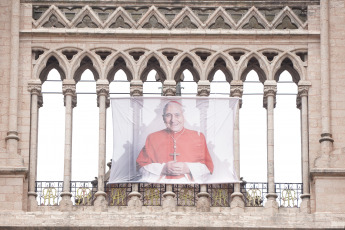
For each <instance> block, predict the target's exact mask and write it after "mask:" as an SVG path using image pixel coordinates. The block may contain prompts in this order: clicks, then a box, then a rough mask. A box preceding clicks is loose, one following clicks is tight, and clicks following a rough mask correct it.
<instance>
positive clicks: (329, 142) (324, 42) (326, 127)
mask: <svg viewBox="0 0 345 230" xmlns="http://www.w3.org/2000/svg"><path fill="white" fill-rule="evenodd" d="M320 23H321V25H320V55H321V63H322V65H320V67H321V104H320V105H321V116H322V117H321V122H322V133H321V139H320V140H319V142H320V144H321V157H319V158H318V159H317V161H316V162H315V165H316V167H322V168H328V167H329V155H330V153H331V151H332V148H333V142H334V140H333V139H332V134H331V116H330V115H331V110H330V97H331V96H330V63H329V60H330V54H329V1H320Z"/></svg>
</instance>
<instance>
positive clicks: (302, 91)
mask: <svg viewBox="0 0 345 230" xmlns="http://www.w3.org/2000/svg"><path fill="white" fill-rule="evenodd" d="M308 91H309V86H308V85H299V86H298V95H297V97H296V107H297V108H298V109H301V108H302V107H301V106H302V97H307V96H308Z"/></svg>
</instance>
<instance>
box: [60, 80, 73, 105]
mask: <svg viewBox="0 0 345 230" xmlns="http://www.w3.org/2000/svg"><path fill="white" fill-rule="evenodd" d="M75 88H76V85H75V81H74V80H69V79H65V80H64V81H63V83H62V93H63V95H64V96H65V98H64V105H65V106H66V96H68V95H70V96H72V107H73V108H74V107H76V106H77V94H76V90H75Z"/></svg>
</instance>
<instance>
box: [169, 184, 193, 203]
mask: <svg viewBox="0 0 345 230" xmlns="http://www.w3.org/2000/svg"><path fill="white" fill-rule="evenodd" d="M173 192H174V193H175V194H176V201H177V206H195V204H196V202H197V199H198V196H197V194H198V193H199V192H200V185H198V184H193V185H190V184H175V185H173Z"/></svg>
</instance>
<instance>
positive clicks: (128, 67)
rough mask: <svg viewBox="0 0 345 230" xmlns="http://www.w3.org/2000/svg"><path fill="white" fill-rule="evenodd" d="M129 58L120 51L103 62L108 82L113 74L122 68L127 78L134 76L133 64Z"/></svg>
mask: <svg viewBox="0 0 345 230" xmlns="http://www.w3.org/2000/svg"><path fill="white" fill-rule="evenodd" d="M130 60H131V59H130V58H129V57H128V56H127V55H126V54H125V53H122V52H118V53H117V54H115V55H114V56H113V57H111V58H110V60H109V61H108V62H107V63H106V64H105V65H106V69H105V76H106V78H107V79H108V81H109V83H110V82H112V81H113V80H114V75H115V74H116V72H117V71H119V70H120V69H122V70H123V71H124V72H125V73H126V76H127V80H128V81H131V80H132V79H133V76H134V74H133V73H134V69H133V64H132V63H131V61H130Z"/></svg>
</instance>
